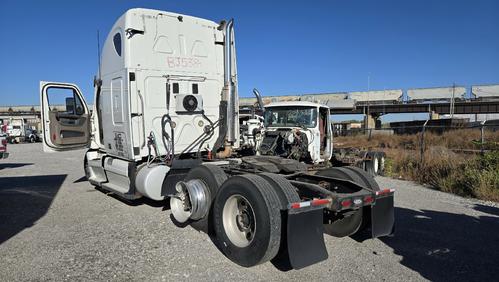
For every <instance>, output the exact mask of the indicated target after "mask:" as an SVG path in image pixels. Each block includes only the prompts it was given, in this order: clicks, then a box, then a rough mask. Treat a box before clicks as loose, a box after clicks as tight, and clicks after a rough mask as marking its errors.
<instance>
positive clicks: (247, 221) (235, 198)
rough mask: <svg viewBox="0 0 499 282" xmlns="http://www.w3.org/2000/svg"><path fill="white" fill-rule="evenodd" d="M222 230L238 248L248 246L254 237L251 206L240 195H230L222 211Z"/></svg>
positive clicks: (254, 223)
mask: <svg viewBox="0 0 499 282" xmlns="http://www.w3.org/2000/svg"><path fill="white" fill-rule="evenodd" d="M223 222H224V229H225V233H226V234H227V237H229V240H230V241H231V242H232V243H233V244H234V245H236V246H238V247H241V248H243V247H246V246H248V245H249V244H250V243H251V241H252V240H253V237H254V235H255V229H256V222H255V214H254V211H253V208H252V206H251V204H250V203H249V202H248V201H247V200H246V198H244V197H243V196H241V195H232V196H231V197H229V198H228V199H227V201H226V202H225V205H224V209H223Z"/></svg>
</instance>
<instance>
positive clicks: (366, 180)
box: [343, 166, 380, 191]
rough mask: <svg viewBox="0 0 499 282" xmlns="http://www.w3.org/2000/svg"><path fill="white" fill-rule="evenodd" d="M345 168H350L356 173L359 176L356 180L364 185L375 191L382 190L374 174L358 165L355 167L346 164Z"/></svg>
mask: <svg viewBox="0 0 499 282" xmlns="http://www.w3.org/2000/svg"><path fill="white" fill-rule="evenodd" d="M343 169H346V170H350V171H351V172H353V173H354V174H356V175H357V176H358V178H356V179H357V181H356V182H357V183H359V184H361V185H363V186H364V187H367V188H369V189H372V190H374V191H379V190H380V189H379V185H378V183H377V182H376V180H374V178H373V177H372V176H370V175H369V174H368V173H367V172H365V171H364V170H362V169H360V168H358V167H354V166H345V167H343Z"/></svg>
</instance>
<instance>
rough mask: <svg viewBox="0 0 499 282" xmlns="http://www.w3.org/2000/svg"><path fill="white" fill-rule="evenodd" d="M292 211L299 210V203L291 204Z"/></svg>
mask: <svg viewBox="0 0 499 282" xmlns="http://www.w3.org/2000/svg"><path fill="white" fill-rule="evenodd" d="M291 208H292V209H299V208H300V203H292V204H291Z"/></svg>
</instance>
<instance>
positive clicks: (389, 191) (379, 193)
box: [376, 189, 395, 196]
mask: <svg viewBox="0 0 499 282" xmlns="http://www.w3.org/2000/svg"><path fill="white" fill-rule="evenodd" d="M394 191H395V190H393V189H384V190H381V191H377V192H376V195H378V196H379V195H386V194H390V193H392V192H394Z"/></svg>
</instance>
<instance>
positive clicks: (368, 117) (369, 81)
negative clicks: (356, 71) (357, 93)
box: [366, 73, 371, 130]
mask: <svg viewBox="0 0 499 282" xmlns="http://www.w3.org/2000/svg"><path fill="white" fill-rule="evenodd" d="M370 90H371V73H368V74H367V115H366V128H367V129H368V130H370V128H369V120H370V118H371V116H370V115H369V104H370V99H369V98H370V97H369V91H370Z"/></svg>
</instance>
